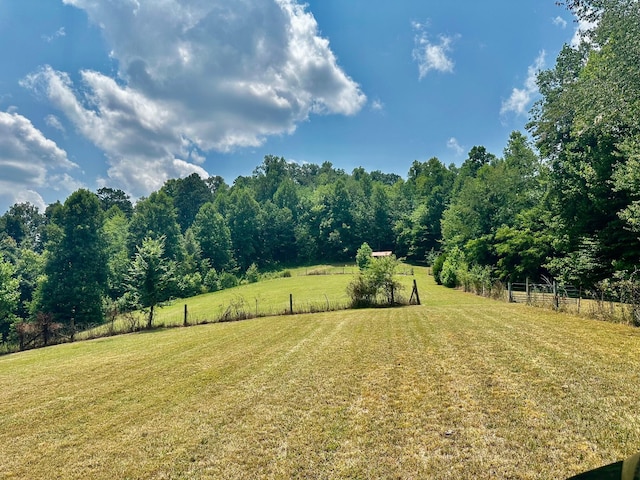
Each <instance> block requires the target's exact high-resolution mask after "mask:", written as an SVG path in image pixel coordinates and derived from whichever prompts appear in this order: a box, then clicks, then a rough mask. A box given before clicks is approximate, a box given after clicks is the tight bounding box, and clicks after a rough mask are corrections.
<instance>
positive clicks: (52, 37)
mask: <svg viewBox="0 0 640 480" xmlns="http://www.w3.org/2000/svg"><path fill="white" fill-rule="evenodd" d="M66 35H67V32H66V31H65V29H64V27H60V28H59V29H58V30H56V32H55V33H53V34H52V35H42V39H43V40H44V41H45V42H47V43H51V42H53V41H54V40H55V39H57V38H60V37H64V36H66Z"/></svg>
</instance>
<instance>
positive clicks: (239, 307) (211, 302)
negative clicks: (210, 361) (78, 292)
mask: <svg viewBox="0 0 640 480" xmlns="http://www.w3.org/2000/svg"><path fill="white" fill-rule="evenodd" d="M357 271H358V269H357V267H355V266H344V267H336V266H329V265H319V266H315V267H308V268H307V267H302V268H297V269H293V270H290V273H291V277H288V278H274V279H270V280H263V281H260V282H258V283H253V284H249V285H242V286H239V287H235V288H230V289H227V290H222V291H219V292H213V293H207V294H204V295H198V296H196V297H192V298H188V299H182V300H175V301H174V302H171V304H169V305H166V306H164V307H162V308H159V309H157V312H156V315H155V320H154V322H153V324H154V326H158V327H171V326H180V325H182V324H183V322H184V306H185V305H187V311H188V315H187V319H188V323H189V324H191V325H194V324H198V323H212V322H217V321H219V320H220V319H221V318H223V317H224V316H225V314H228V315H229V316H230V317H232V318H233V317H238V316H240V317H242V315H240V313H242V312H244V313H246V314H248V315H249V316H267V315H281V314H283V313H285V312H289V307H290V305H289V295H293V309H294V313H311V312H317V311H330V310H343V309H345V308H347V306H348V305H349V304H350V299H349V296H348V295H347V285H348V284H349V282H351V281H352V280H353V278H354V274H355V273H356V272H357ZM397 271H398V273H399V275H398V276H397V278H398V280H399V281H400V283H401V284H402V285H403V286H404V291H403V292H399V294H400V295H404V297H407V298H408V297H410V296H411V289H412V286H413V280H414V278H416V277H414V276H413V275H412V274H413V273H415V274H416V275H421V276H422V277H424V276H426V272H427V269H426V268H425V267H411V266H408V265H404V264H402V265H400V267H399V268H398V270H397ZM138 318H139V321H140V323H141V325H145V324H146V320H144V319H143V318H142V315H139V316H138ZM110 328H112V327H111V326H110V324H108V323H107V324H105V325H101V326H100V327H97V328H95V329H92V330H90V331H87V332H83V333H80V334H79V335H78V336H77V337H78V338H80V339H83V338H95V337H96V336H101V335H104V334H105V333H106V332H107V331H109V329H110ZM113 329H114V330H115V331H116V332H128V331H131V330H132V329H131V328H130V325H129V324H128V322H127V321H126V320H124V319H123V318H120V319H118V320H116V322H115V325H114V326H113Z"/></svg>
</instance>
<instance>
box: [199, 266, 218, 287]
mask: <svg viewBox="0 0 640 480" xmlns="http://www.w3.org/2000/svg"><path fill="white" fill-rule="evenodd" d="M203 284H204V286H205V287H206V289H207V291H209V292H217V291H218V290H220V279H219V276H218V272H216V269H215V268H212V269H210V270H209V271H208V272H207V274H206V275H205V277H204V281H203Z"/></svg>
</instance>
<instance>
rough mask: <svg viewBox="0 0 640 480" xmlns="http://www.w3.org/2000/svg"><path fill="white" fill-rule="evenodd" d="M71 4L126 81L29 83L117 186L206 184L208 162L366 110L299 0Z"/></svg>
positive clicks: (92, 78) (48, 79) (54, 75)
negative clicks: (192, 178) (97, 32)
mask: <svg viewBox="0 0 640 480" xmlns="http://www.w3.org/2000/svg"><path fill="white" fill-rule="evenodd" d="M63 1H64V3H65V4H68V5H73V6H75V7H77V8H80V9H83V10H84V11H85V12H86V13H87V14H88V16H89V18H90V19H91V21H93V22H94V23H95V24H97V25H99V27H100V28H101V29H102V32H103V34H104V37H105V39H106V40H107V42H108V44H109V47H110V48H111V56H112V58H114V59H115V60H117V61H118V65H119V73H118V75H119V78H117V79H115V78H110V77H108V76H106V75H105V74H103V73H99V72H95V71H89V70H85V71H82V72H81V80H82V83H81V84H80V85H75V84H73V83H72V82H71V80H70V77H69V75H68V74H67V73H65V72H58V71H55V70H53V69H52V68H51V67H43V68H42V69H41V70H40V71H38V72H36V73H34V74H32V75H30V76H29V77H27V78H26V79H25V81H24V82H23V83H24V85H26V86H28V87H30V88H34V89H38V90H40V91H42V92H43V93H45V95H46V96H47V97H48V98H49V100H50V101H51V102H52V103H53V104H54V105H55V106H56V107H57V108H59V109H60V110H61V111H62V112H63V113H64V114H65V115H66V116H67V117H68V118H69V119H70V120H71V122H72V123H73V124H74V125H75V127H76V128H77V129H78V131H79V132H80V133H82V134H83V135H84V136H85V137H87V138H88V139H89V140H91V141H92V142H93V143H94V144H95V145H96V146H98V147H99V148H100V149H102V150H103V151H104V152H105V154H106V155H107V157H108V159H109V162H110V166H111V168H110V170H109V175H110V177H112V178H114V179H116V180H118V181H120V182H121V183H120V185H121V186H123V187H126V188H128V189H129V192H131V193H133V194H134V195H143V194H148V193H149V191H151V190H153V189H155V188H158V187H159V186H161V185H162V183H163V182H164V180H165V179H166V178H170V177H173V176H175V175H177V174H178V173H180V174H190V173H193V172H198V173H200V174H202V175H206V172H205V171H204V170H203V169H202V168H201V167H200V166H198V165H196V164H198V163H201V162H202V157H201V153H202V152H207V151H211V150H218V151H229V150H232V149H234V148H237V147H249V146H259V145H261V144H262V143H263V142H264V141H265V139H266V137H268V136H270V135H279V134H283V133H292V132H294V131H295V129H296V126H297V124H298V123H299V122H302V121H305V120H306V119H307V118H308V117H309V115H310V114H312V113H316V114H342V115H353V114H355V113H357V112H358V111H360V110H361V109H362V107H363V106H364V105H365V104H366V101H367V99H366V96H365V95H364V94H363V93H362V91H361V89H360V87H359V85H358V84H357V83H355V82H354V81H353V80H352V79H351V78H349V77H348V76H347V75H346V74H345V72H344V71H343V70H342V69H341V68H340V67H339V66H338V62H337V59H336V57H335V55H334V54H333V52H332V51H331V49H330V47H329V42H328V40H327V39H325V38H322V37H321V36H320V33H319V29H318V24H317V22H316V20H315V18H314V17H313V15H312V14H310V13H309V12H307V11H306V10H305V7H303V6H301V5H299V4H297V3H296V2H295V1H294V0H244V1H234V2H227V1H222V0H217V1H216V0H214V1H202V0H182V1H180V2H176V1H174V0H166V1H157V0H137V1H135V2H134V1H131V0H127V1H124V0H123V1H117V2H96V1H93V0H63ZM198 152H200V153H198ZM192 162H195V164H194V163H192Z"/></svg>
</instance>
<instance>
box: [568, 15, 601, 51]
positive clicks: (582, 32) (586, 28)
mask: <svg viewBox="0 0 640 480" xmlns="http://www.w3.org/2000/svg"><path fill="white" fill-rule="evenodd" d="M597 26H598V22H589V21H587V20H582V19H581V20H578V26H577V27H576V31H575V32H574V34H573V38H572V39H571V46H572V47H573V48H577V47H578V46H579V45H580V44H581V43H582V41H583V40H584V41H589V40H588V38H587V37H586V34H587V33H588V32H590V31H591V30H593V29H594V28H596V27H597Z"/></svg>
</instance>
